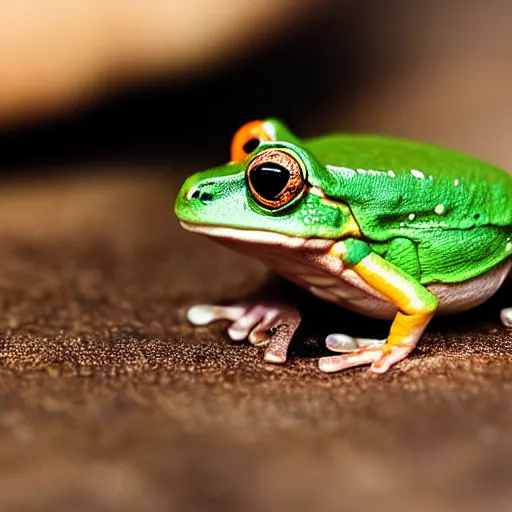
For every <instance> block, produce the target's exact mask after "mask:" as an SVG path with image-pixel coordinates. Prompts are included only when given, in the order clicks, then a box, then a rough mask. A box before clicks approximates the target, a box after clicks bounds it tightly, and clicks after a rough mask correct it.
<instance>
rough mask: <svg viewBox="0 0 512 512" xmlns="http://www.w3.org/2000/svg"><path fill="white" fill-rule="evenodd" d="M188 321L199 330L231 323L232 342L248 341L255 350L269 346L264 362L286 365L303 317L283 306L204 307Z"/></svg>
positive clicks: (194, 310) (194, 309) (190, 313)
mask: <svg viewBox="0 0 512 512" xmlns="http://www.w3.org/2000/svg"><path fill="white" fill-rule="evenodd" d="M187 319H188V320H189V322H190V323H192V324H194V325H198V326H202V325H207V324H209V323H212V322H215V321H217V320H230V321H231V322H232V324H231V325H230V326H229V328H228V335H229V337H230V338H231V339H232V340H233V341H242V340H245V339H248V340H249V342H250V343H252V344H253V345H256V346H262V345H267V348H266V350H265V355H264V360H265V361H266V362H268V363H284V362H285V361H286V355H287V352H288V346H289V344H290V341H291V340H292V338H293V335H294V334H295V331H296V330H297V328H298V327H299V324H300V321H301V315H300V312H299V310H298V309H296V308H295V307H293V306H290V305H287V304H284V303H270V302H269V303H262V304H257V305H254V306H251V305H244V304H241V305H233V306H216V305H207V304H201V305H197V306H193V307H191V308H190V309H189V310H188V312H187Z"/></svg>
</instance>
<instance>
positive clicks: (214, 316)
mask: <svg viewBox="0 0 512 512" xmlns="http://www.w3.org/2000/svg"><path fill="white" fill-rule="evenodd" d="M246 311H247V308H246V307H243V306H215V305H213V304H197V305H196V306H192V307H191V308H189V309H188V311H187V320H188V321H189V322H190V323H191V324H193V325H198V326H199V325H208V324H210V323H212V322H216V321H217V320H231V321H232V322H234V321H235V320H237V319H238V318H240V317H241V316H242V315H243V314H244V313H245V312H246Z"/></svg>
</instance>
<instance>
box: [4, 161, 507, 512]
mask: <svg viewBox="0 0 512 512" xmlns="http://www.w3.org/2000/svg"><path fill="white" fill-rule="evenodd" d="M148 176H149V177H146V178H143V177H142V175H138V174H129V173H125V174H123V175H119V176H112V175H110V177H108V178H105V177H102V173H101V170H98V172H97V173H96V174H95V173H94V172H91V174H90V175H89V176H88V177H87V179H86V178H82V179H79V180H77V179H75V180H74V181H71V180H65V179H55V180H53V181H48V182H45V183H43V184H40V185H34V184H32V185H25V184H20V185H18V186H11V187H7V188H5V187H4V189H3V191H2V193H1V197H0V239H1V240H2V243H1V245H0V292H1V293H0V304H1V310H2V315H1V316H0V333H1V334H0V364H1V366H0V384H1V388H0V389H1V394H0V409H1V414H0V462H1V464H0V489H1V492H0V510H2V511H3V512H4V511H5V512H7V511H11V510H16V511H17V510H23V511H30V512H32V511H34V512H35V511H47V510H51V511H60V510H62V511H68V510H73V511H77V512H81V511H92V510H95V511H98V510H116V511H117V510H123V511H146V510H147V511H151V512H160V511H187V512H188V511H198V512H200V511H206V510H208V511H213V510H219V511H226V512H229V511H233V512H239V511H242V510H243V511H247V512H256V511H258V512H259V511H263V510H265V511H273V510H276V511H286V510H292V511H295V512H302V511H304V512H306V511H311V510H317V511H321V512H330V511H333V512H335V511H336V512H339V511H350V512H351V511H360V510H364V511H367V510H368V511H370V510H379V511H382V512H386V511H388V510H389V511H391V510H393V511H396V510H408V511H415V512H416V511H417V512H423V511H425V512H432V511H440V512H445V511H446V512H448V511H457V510H464V511H465V512H472V511H482V510H486V511H487V512H489V511H495V510H496V511H501V510H503V511H505V510H510V507H511V503H512V486H511V485H510V483H511V481H512V469H511V467H512V464H511V460H512V436H511V434H510V433H511V429H512V333H511V332H510V331H509V332H507V331H506V330H505V329H504V328H503V327H502V326H501V324H500V323H499V309H500V307H505V306H511V305H512V301H511V300H510V297H511V294H510V291H511V286H510V285H507V286H506V287H504V288H503V290H502V291H501V292H500V293H499V294H498V295H497V296H496V297H495V298H494V299H493V300H492V301H491V302H489V303H488V304H487V305H485V306H484V307H481V308H479V309H477V310H475V311H472V312H470V313H468V314H464V315H460V316H458V317H455V318H451V319H442V320H436V321H435V322H434V323H433V324H432V325H431V326H430V328H429V330H428V332H427V334H426V335H425V337H424V340H423V342H422V343H421V345H420V347H419V348H418V349H417V350H416V351H415V352H414V354H413V355H412V356H411V357H410V358H409V359H408V360H407V361H405V362H403V363H401V364H399V365H398V366H396V367H395V368H394V369H392V370H391V371H390V372H389V373H388V374H386V375H384V376H376V375H372V374H370V372H369V371H368V369H367V368H363V369H357V370H351V371H347V372H345V373H341V374H336V375H324V374H321V373H320V372H319V371H318V369H317V367H316V359H317V358H318V357H319V356H320V355H321V354H325V349H324V348H323V339H324V337H325V335H326V334H328V333H329V332H333V331H341V332H348V333H358V334H368V333H370V334H371V333H375V334H379V333H380V335H383V334H385V332H386V328H387V324H386V323H379V322H370V321H368V320H367V319H364V318H362V317H359V316H356V315H352V314H348V313H345V312H343V311H341V310H339V309H338V308H335V307H332V306H328V305H325V304H323V303H321V302H318V301H315V300H313V299H309V298H306V297H303V296H302V295H301V294H297V293H296V292H294V295H298V297H299V301H300V302H301V305H302V308H303V312H304V315H305V324H304V326H303V328H301V330H300V331H299V333H298V336H297V339H296V340H295V342H294V345H293V347H292V350H291V357H290V361H289V362H288V363H287V364H286V365H285V366H279V367H278V366H272V365H267V364H265V363H263V362H262V360H261V355H262V350H261V349H258V348H255V347H252V346H249V345H247V344H233V343H230V342H229V341H228V338H227V336H226V333H225V327H226V324H224V323H219V324H218V325H214V326H211V327H201V328H193V327H191V326H190V325H188V324H187V322H186V320H185V318H184V311H185V307H186V306H187V305H190V304H193V303H196V302H198V301H200V302H211V301H217V300H230V299H234V298H236V297H239V296H242V295H243V294H244V293H245V292H247V291H250V290H252V289H254V288H255V287H257V286H258V285H259V284H260V283H261V282H262V280H263V279H264V270H263V269H262V268H261V267H260V266H259V265H258V264H257V263H255V262H252V261H250V260H248V259H245V258H243V257H241V256H239V255H237V254H235V253H232V252H230V251H229V250H227V249H225V248H223V247H221V246H218V245H216V244H214V243H213V242H211V241H209V240H205V239H202V238H200V237H198V236H194V235H191V234H189V233H186V232H184V231H183V230H182V229H181V228H180V226H179V224H178V222H177V221H176V219H175V218H174V215H173V213H172V204H173V197H174V195H175V193H176V190H177V187H178V186H179V181H180V178H179V177H176V178H174V179H170V178H166V177H165V176H159V175H157V174H151V175H148ZM174 180H175V181H174Z"/></svg>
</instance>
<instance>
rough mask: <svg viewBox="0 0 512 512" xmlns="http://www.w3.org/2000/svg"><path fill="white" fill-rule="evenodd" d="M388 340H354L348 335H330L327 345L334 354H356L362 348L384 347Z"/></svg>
mask: <svg viewBox="0 0 512 512" xmlns="http://www.w3.org/2000/svg"><path fill="white" fill-rule="evenodd" d="M384 343H386V340H385V339H383V340H375V339H371V338H353V337H352V336H348V335H347V334H329V336H327V338H325V345H326V347H327V348H328V349H329V350H332V351H333V352H354V351H356V350H359V349H361V348H377V347H382V345H384Z"/></svg>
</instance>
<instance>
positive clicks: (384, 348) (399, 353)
mask: <svg viewBox="0 0 512 512" xmlns="http://www.w3.org/2000/svg"><path fill="white" fill-rule="evenodd" d="M365 341H374V342H375V343H374V344H373V345H371V346H368V347H367V348H360V349H357V350H355V351H353V352H352V353H350V354H345V355H342V356H330V357H322V358H321V359H320V361H319V363H318V367H319V368H320V370H321V371H323V372H326V373H333V372H339V371H342V370H346V369H348V368H354V367H355V366H361V365H365V364H371V367H370V370H371V371H372V372H374V373H385V372H387V371H388V370H389V368H390V367H391V366H393V365H394V364H396V363H398V362H399V361H402V360H403V359H405V358H406V357H407V356H408V355H409V353H410V352H411V351H412V350H413V348H414V346H405V345H390V344H389V343H385V340H384V343H383V342H382V340H365ZM379 345H380V346H379Z"/></svg>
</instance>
